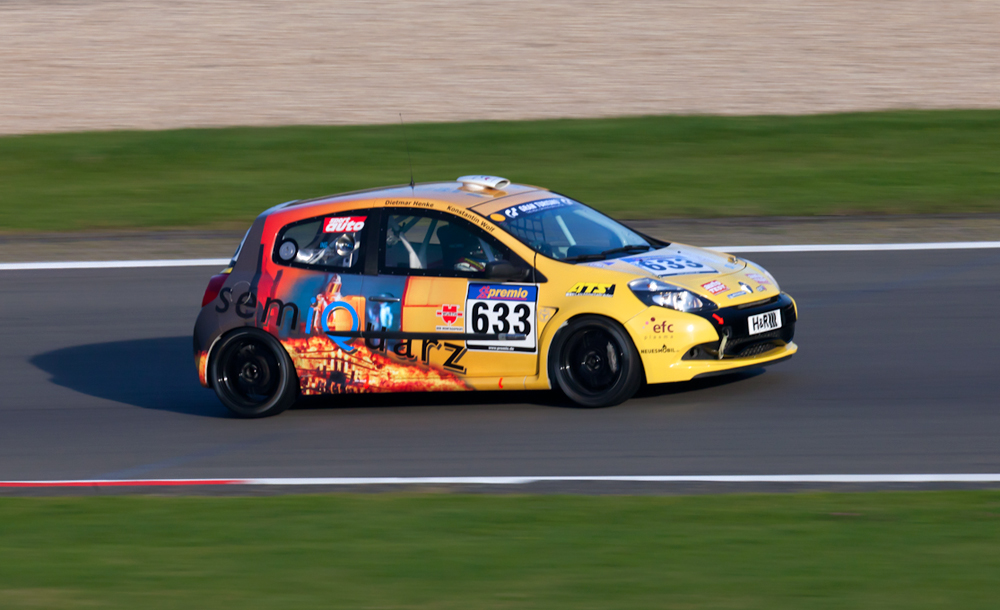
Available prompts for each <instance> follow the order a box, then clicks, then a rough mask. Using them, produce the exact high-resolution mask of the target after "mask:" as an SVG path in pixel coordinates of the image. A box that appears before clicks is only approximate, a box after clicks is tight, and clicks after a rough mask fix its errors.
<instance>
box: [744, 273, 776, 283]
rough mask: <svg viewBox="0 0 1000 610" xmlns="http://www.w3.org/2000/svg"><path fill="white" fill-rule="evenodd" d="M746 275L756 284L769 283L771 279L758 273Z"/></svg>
mask: <svg viewBox="0 0 1000 610" xmlns="http://www.w3.org/2000/svg"><path fill="white" fill-rule="evenodd" d="M747 277H748V278H750V279H751V280H753V281H755V282H757V283H758V284H770V283H771V281H770V280H768V279H767V278H766V277H764V276H763V275H761V274H759V273H748V274H747Z"/></svg>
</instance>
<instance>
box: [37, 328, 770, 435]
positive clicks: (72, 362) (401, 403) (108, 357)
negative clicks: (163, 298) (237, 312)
mask: <svg viewBox="0 0 1000 610" xmlns="http://www.w3.org/2000/svg"><path fill="white" fill-rule="evenodd" d="M31 363H32V364H33V365H34V366H36V367H38V368H39V369H41V370H43V371H45V372H47V373H49V374H50V375H52V383H55V384H56V385H60V386H63V387H66V388H69V389H71V390H74V391H77V392H80V393H83V394H87V395H89V396H95V397H98V398H104V399H107V400H113V401H115V402H120V403H125V404H129V405H134V406H136V407H141V408H144V409H159V410H163V411H173V412H175V413H184V414H187V415H199V416H203V417H231V415H230V414H229V411H227V410H226V408H225V407H223V406H222V404H221V403H219V401H218V399H216V397H215V395H214V394H213V393H212V392H211V390H207V389H205V388H203V387H201V385H200V384H199V383H198V379H197V376H196V373H195V367H194V356H193V354H192V348H191V338H190V337H188V336H182V337H158V338H155V339H136V340H133V341H114V342H110V343H92V344H88V345H78V346H74V347H67V348H63V349H59V350H54V351H51V352H46V353H44V354H39V355H37V356H35V357H34V358H32V359H31ZM762 372H763V370H762V369H757V370H752V371H746V372H740V373H734V374H733V375H724V376H719V377H711V378H707V379H699V380H695V381H688V382H683V383H673V384H661V385H655V386H646V387H643V388H642V389H641V390H640V391H639V393H638V394H637V395H636V398H639V399H642V398H656V397H659V396H670V395H674V394H682V393H685V392H692V391H698V390H705V389H709V388H713V387H717V386H723V385H727V384H730V383H733V382H737V381H741V380H744V379H748V378H750V377H755V376H757V375H759V374H761V373H762ZM470 402H475V403H476V404H480V405H503V404H533V405H539V406H545V407H554V408H567V409H576V408H579V407H577V406H576V405H574V404H573V403H571V402H569V401H568V400H567V399H566V398H565V397H564V396H562V395H561V394H560V393H558V392H552V391H509V392H479V393H477V394H476V397H475V399H472V398H471V397H470V395H469V394H468V393H466V392H427V393H411V392H407V393H396V394H351V395H342V396H306V397H303V398H301V399H300V400H299V402H298V403H296V405H295V407H294V408H295V409H358V408H373V407H376V408H377V407H409V406H412V407H421V406H456V405H465V404H469V403H470Z"/></svg>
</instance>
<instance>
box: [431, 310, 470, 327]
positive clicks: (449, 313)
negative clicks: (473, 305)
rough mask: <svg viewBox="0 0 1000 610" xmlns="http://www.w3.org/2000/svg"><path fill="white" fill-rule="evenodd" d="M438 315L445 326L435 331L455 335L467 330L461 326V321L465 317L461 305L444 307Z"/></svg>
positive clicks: (438, 311)
mask: <svg viewBox="0 0 1000 610" xmlns="http://www.w3.org/2000/svg"><path fill="white" fill-rule="evenodd" d="M436 313H437V317H438V318H439V319H440V320H441V321H442V322H443V323H444V325H438V326H437V327H436V328H435V330H437V331H440V332H453V333H460V332H463V331H464V330H465V327H464V326H462V325H460V324H459V321H460V320H461V319H462V318H463V317H465V314H464V313H463V312H462V306H461V305H442V306H441V307H439V308H438V310H437V312H436Z"/></svg>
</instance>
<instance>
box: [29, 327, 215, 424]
mask: <svg viewBox="0 0 1000 610" xmlns="http://www.w3.org/2000/svg"><path fill="white" fill-rule="evenodd" d="M31 364H33V365H34V366H36V367H38V368H39V369H41V370H43V371H45V372H46V373H49V374H50V375H52V383H55V384H56V385H60V386H63V387H66V388H69V389H71V390H75V391H77V392H80V393H83V394H87V395H89V396H96V397H98V398H106V399H108V400H114V401H116V402H121V403H125V404H129V405H134V406H136V407H142V408H144V409H159V410H163V411H173V412H176V413H185V414H188V415H200V416H205V417H229V415H228V413H229V412H228V411H227V410H226V408H225V407H223V406H222V404H221V403H219V401H218V399H217V398H216V397H215V394H213V393H212V391H211V390H206V389H205V388H203V387H201V385H200V384H199V383H198V378H197V374H196V373H195V366H194V356H193V354H192V348H191V337H189V336H184V337H159V338H156V339H137V340H134V341H114V342H111V343H92V344H89V345H77V346H74V347H67V348H63V349H59V350H54V351H51V352H46V353H44V354H39V355H37V356H35V357H34V358H32V359H31Z"/></svg>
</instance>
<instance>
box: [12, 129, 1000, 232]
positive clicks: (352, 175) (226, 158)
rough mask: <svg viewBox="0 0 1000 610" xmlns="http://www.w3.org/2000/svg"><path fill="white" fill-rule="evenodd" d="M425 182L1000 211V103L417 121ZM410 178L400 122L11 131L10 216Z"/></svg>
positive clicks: (705, 201) (40, 220) (689, 211)
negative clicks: (503, 182)
mask: <svg viewBox="0 0 1000 610" xmlns="http://www.w3.org/2000/svg"><path fill="white" fill-rule="evenodd" d="M407 133H408V135H409V141H410V147H411V151H412V157H413V166H414V170H415V173H416V178H417V180H418V181H432V180H443V179H447V180H451V179H454V178H455V177H457V176H459V175H462V174H469V173H492V174H497V175H502V176H506V177H508V178H511V179H512V180H515V181H518V182H526V183H529V184H539V185H543V186H546V187H549V188H552V189H555V190H558V191H560V192H564V193H566V194H569V195H572V196H575V197H577V198H579V199H581V200H582V201H584V202H586V203H590V204H592V205H594V206H596V207H598V208H600V209H602V210H605V211H607V212H609V213H611V214H614V215H617V216H619V217H623V218H650V217H663V216H696V217H708V216H727V215H775V214H777V215H814V214H842V213H928V212H936V213H964V212H995V211H1000V145H998V142H1000V111H928V112H889V113H863V114H842V115H820V116H806V117H778V116H775V117H702V116H692V117H676V116H667V117H642V118H623V119H601V120H553V121H524V122H483V123H455V124H419V125H410V126H408V127H407ZM408 178H409V171H408V169H407V160H406V153H405V148H404V144H403V136H402V132H401V130H400V127H399V126H398V125H385V126H363V127H276V128H233V129H191V130H178V131H156V132H107V133H74V134H52V135H31V136H17V137H3V138H0V230H7V231H10V230H33V231H37V230H41V231H50V230H80V229H91V228H125V227H182V226H212V225H216V226H217V225H219V224H220V223H234V224H236V225H240V226H245V225H247V224H249V222H250V221H251V220H252V219H253V217H254V216H255V215H256V214H257V213H259V212H260V211H261V210H263V209H266V208H267V207H270V206H271V205H274V204H275V203H279V202H282V201H287V200H289V199H300V198H307V197H313V196H319V195H324V194H329V193H336V192H342V191H346V190H352V189H358V188H368V187H372V186H381V185H386V184H399V183H403V182H406V181H407V180H408Z"/></svg>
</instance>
